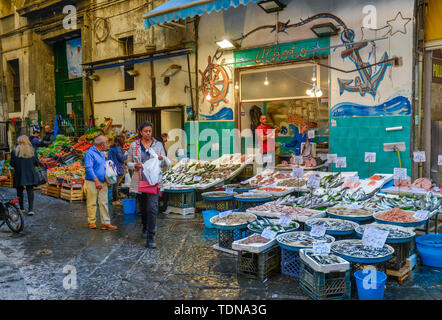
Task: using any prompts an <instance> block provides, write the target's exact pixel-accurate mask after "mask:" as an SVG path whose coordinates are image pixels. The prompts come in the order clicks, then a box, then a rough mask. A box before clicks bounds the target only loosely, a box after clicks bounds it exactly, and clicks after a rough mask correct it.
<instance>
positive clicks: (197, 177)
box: [193, 176, 201, 181]
mask: <svg viewBox="0 0 442 320" xmlns="http://www.w3.org/2000/svg"><path fill="white" fill-rule="evenodd" d="M193 181H201V177H200V176H194V177H193Z"/></svg>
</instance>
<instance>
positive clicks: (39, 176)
mask: <svg viewBox="0 0 442 320" xmlns="http://www.w3.org/2000/svg"><path fill="white" fill-rule="evenodd" d="M47 175H48V174H47V171H46V168H45V167H44V166H38V167H35V175H34V176H35V179H34V180H35V184H36V185H37V186H41V185H42V184H46V182H47Z"/></svg>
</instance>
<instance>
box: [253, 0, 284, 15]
mask: <svg viewBox="0 0 442 320" xmlns="http://www.w3.org/2000/svg"><path fill="white" fill-rule="evenodd" d="M258 6H259V7H260V8H261V9H262V10H264V11H265V12H266V13H272V12H277V11H281V10H283V9H284V8H285V7H286V5H285V4H283V3H281V2H279V1H278V0H263V1H260V2H258Z"/></svg>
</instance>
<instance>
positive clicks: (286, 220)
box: [279, 213, 293, 226]
mask: <svg viewBox="0 0 442 320" xmlns="http://www.w3.org/2000/svg"><path fill="white" fill-rule="evenodd" d="M292 220H293V217H292V216H291V215H289V214H283V213H282V214H281V215H280V216H279V224H280V225H281V226H288V225H289V224H290V222H292Z"/></svg>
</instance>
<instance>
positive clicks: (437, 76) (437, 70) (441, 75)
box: [433, 59, 442, 83]
mask: <svg viewBox="0 0 442 320" xmlns="http://www.w3.org/2000/svg"><path fill="white" fill-rule="evenodd" d="M433 82H436V83H442V60H439V59H433Z"/></svg>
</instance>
